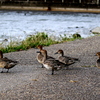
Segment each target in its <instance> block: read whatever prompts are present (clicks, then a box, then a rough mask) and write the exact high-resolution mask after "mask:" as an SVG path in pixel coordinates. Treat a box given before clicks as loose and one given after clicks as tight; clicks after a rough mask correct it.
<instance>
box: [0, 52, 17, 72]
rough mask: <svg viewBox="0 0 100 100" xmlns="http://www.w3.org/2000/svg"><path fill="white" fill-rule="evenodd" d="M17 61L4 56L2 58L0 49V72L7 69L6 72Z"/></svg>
mask: <svg viewBox="0 0 100 100" xmlns="http://www.w3.org/2000/svg"><path fill="white" fill-rule="evenodd" d="M17 63H18V62H17V61H13V60H11V59H8V58H6V57H5V58H3V52H2V51H0V68H2V71H1V73H3V69H7V72H8V71H9V69H11V68H13V67H14V66H15V65H16V64H17Z"/></svg>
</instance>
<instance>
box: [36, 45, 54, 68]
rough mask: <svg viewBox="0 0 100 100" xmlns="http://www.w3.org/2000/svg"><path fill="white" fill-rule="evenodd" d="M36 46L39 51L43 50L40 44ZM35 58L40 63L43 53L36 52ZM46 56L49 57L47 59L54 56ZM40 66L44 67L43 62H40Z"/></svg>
mask: <svg viewBox="0 0 100 100" xmlns="http://www.w3.org/2000/svg"><path fill="white" fill-rule="evenodd" d="M37 48H38V49H39V50H40V51H41V50H44V49H43V46H42V45H38V46H37ZM36 58H37V61H38V62H39V63H40V64H42V59H43V55H42V53H41V52H38V53H37V57H36ZM47 58H49V59H54V58H53V57H51V56H47ZM42 68H44V66H43V64H42Z"/></svg>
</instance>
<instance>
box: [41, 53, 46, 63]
mask: <svg viewBox="0 0 100 100" xmlns="http://www.w3.org/2000/svg"><path fill="white" fill-rule="evenodd" d="M46 59H47V53H45V54H44V55H43V61H42V62H43V63H44V62H45V60H46Z"/></svg>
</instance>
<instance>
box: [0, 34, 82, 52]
mask: <svg viewBox="0 0 100 100" xmlns="http://www.w3.org/2000/svg"><path fill="white" fill-rule="evenodd" d="M76 39H81V37H73V36H72V37H67V35H65V34H64V35H63V36H62V35H60V41H58V40H56V39H55V38H54V39H52V38H51V37H49V36H48V35H47V34H46V33H44V32H41V33H37V34H36V35H30V36H28V37H27V38H26V39H25V40H23V41H21V42H17V41H11V42H10V43H9V45H7V46H5V47H4V46H2V45H1V46H0V50H2V51H3V53H8V52H14V51H21V50H27V49H29V48H33V47H36V46H38V45H44V46H49V45H52V44H57V43H62V42H65V41H74V40H76Z"/></svg>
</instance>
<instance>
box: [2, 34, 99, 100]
mask: <svg viewBox="0 0 100 100" xmlns="http://www.w3.org/2000/svg"><path fill="white" fill-rule="evenodd" d="M44 48H45V49H46V50H47V51H48V55H50V56H53V57H55V58H56V57H57V55H54V53H55V52H56V51H57V50H58V49H63V50H64V52H65V55H67V56H71V57H77V58H79V59H80V62H77V63H75V64H73V65H71V66H70V69H69V70H65V69H62V70H60V71H56V72H55V74H54V75H50V73H51V72H50V71H47V70H46V69H45V68H41V65H40V64H39V63H38V62H37V60H36V51H37V49H34V48H32V49H29V50H27V51H20V52H12V53H6V54H4V56H5V57H8V58H11V59H15V60H18V61H19V64H18V65H16V66H15V67H14V68H12V69H11V70H10V72H9V73H1V74H0V82H1V83H0V100H100V69H99V68H97V67H95V63H96V60H97V59H98V57H96V56H95V54H96V52H99V51H100V36H94V37H90V38H86V39H82V40H76V41H72V42H65V43H61V44H56V45H51V46H49V47H44Z"/></svg>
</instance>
